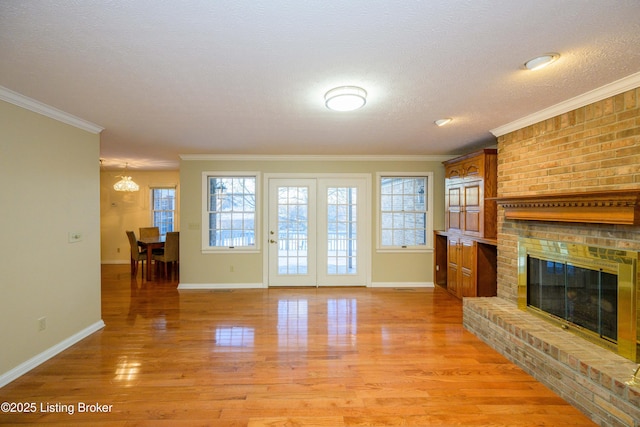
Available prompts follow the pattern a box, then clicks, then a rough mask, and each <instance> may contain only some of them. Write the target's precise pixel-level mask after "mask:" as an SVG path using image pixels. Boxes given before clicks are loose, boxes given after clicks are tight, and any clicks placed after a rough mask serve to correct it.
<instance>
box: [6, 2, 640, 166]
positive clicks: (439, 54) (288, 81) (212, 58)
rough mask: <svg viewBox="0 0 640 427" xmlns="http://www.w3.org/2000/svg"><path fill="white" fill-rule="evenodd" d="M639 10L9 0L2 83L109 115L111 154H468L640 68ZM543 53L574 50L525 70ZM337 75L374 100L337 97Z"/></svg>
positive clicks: (143, 162) (75, 110)
mask: <svg viewBox="0 0 640 427" xmlns="http://www.w3.org/2000/svg"><path fill="white" fill-rule="evenodd" d="M639 17H640V1H638V0H615V1H614V0H592V1H589V0H544V1H529V0H525V1H523V0H483V1H477V0H430V1H409V0H407V1H396V0H389V1H374V0H349V1H344V0H324V1H283V0H236V1H231V0H228V1H227V0H224V1H223V0H218V1H213V0H190V1H183V2H177V1H173V0H136V1H130V0H102V1H98V0H96V1H81V0H56V1H47V2H43V1H41V0H4V1H2V2H0V86H4V87H5V88H8V89H10V90H12V91H15V92H18V93H20V94H22V95H25V96H27V97H30V98H33V99H35V100H38V101H40V102H43V103H45V104H48V105H50V106H53V107H55V108H58V109H60V110H63V111H65V112H67V113H70V114H72V115H75V116H77V117H80V118H82V119H85V120H88V121H90V122H93V123H95V124H97V125H99V126H101V127H104V128H105V129H104V131H103V132H102V134H101V157H102V158H103V159H104V163H105V166H107V167H109V166H111V167H113V168H121V167H123V165H124V163H128V164H129V168H132V169H166V168H173V169H175V168H177V167H178V164H179V154H272V155H280V154H289V155H291V154H322V155H330V154H335V155H347V154H351V155H361V154H369V155H455V154H462V153H465V152H468V151H471V150H473V149H475V148H480V147H485V146H491V145H493V144H495V138H494V137H493V136H492V134H491V132H490V131H491V130H492V129H495V128H497V127H499V126H503V125H505V124H507V123H510V122H512V121H514V120H517V119H520V118H522V117H525V116H527V115H530V114H532V113H535V112H537V111H540V110H542V109H545V108H547V107H550V106H553V105H555V104H557V103H559V102H562V101H565V100H567V99H570V98H572V97H575V96H578V95H581V94H583V93H585V92H588V91H590V90H592V89H595V88H598V87H601V86H603V85H605V84H608V83H611V82H613V81H616V80H618V79H621V78H623V77H626V76H629V75H631V74H634V73H636V72H638V71H640V47H639V46H640V19H638V18H639ZM548 52H558V53H560V54H561V57H560V59H559V60H558V61H556V62H555V63H553V64H551V65H550V66H549V67H547V68H545V69H543V70H540V71H537V72H531V71H526V70H524V69H523V66H522V64H523V63H524V62H525V61H526V60H528V59H531V58H532V57H535V56H537V55H540V54H543V53H548ZM342 85H358V86H361V87H363V88H365V89H366V91H367V92H368V98H367V104H366V105H365V107H364V108H362V109H360V110H357V111H354V112H348V113H338V112H334V111H330V110H328V109H327V108H326V107H325V106H324V98H323V97H324V94H325V92H327V91H328V90H329V89H331V88H333V87H336V86H342ZM443 117H452V118H453V119H454V120H453V122H452V123H451V124H449V125H447V126H445V127H437V126H435V125H434V124H433V122H434V120H437V119H440V118H443Z"/></svg>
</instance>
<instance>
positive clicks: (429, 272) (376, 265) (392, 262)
mask: <svg viewBox="0 0 640 427" xmlns="http://www.w3.org/2000/svg"><path fill="white" fill-rule="evenodd" d="M203 171H258V172H260V173H261V174H265V173H309V174H312V173H316V174H321V173H322V174H326V173H358V174H362V173H364V174H370V175H371V183H372V186H373V187H374V188H372V198H373V200H372V203H371V204H372V212H371V213H370V217H371V233H372V234H371V244H372V248H371V257H372V260H371V261H372V262H371V264H372V272H371V280H372V282H373V283H374V284H375V283H376V282H377V283H398V284H401V283H403V282H404V283H432V282H433V254H432V253H431V252H429V253H424V252H423V253H403V254H399V253H378V252H376V250H375V243H376V238H375V236H376V235H375V226H376V221H375V219H376V215H375V209H376V200H375V197H376V191H375V179H376V172H412V171H419V172H433V173H434V185H433V189H434V206H431V207H430V208H431V209H433V212H434V216H433V221H434V227H435V229H442V228H443V226H444V211H443V203H444V184H443V183H444V167H443V165H442V163H441V161H440V160H434V161H320V160H304V161H299V160H296V161H281V160H280V161H260V160H244V161H243V160H192V159H190V160H182V161H181V164H180V183H181V186H182V199H181V201H182V203H181V221H180V222H181V224H180V228H181V230H182V231H181V240H180V245H181V246H180V250H181V253H180V257H181V258H180V282H181V283H182V284H196V285H197V284H206V285H208V284H231V285H233V284H238V285H240V284H263V254H262V253H252V254H203V253H202V251H201V247H202V242H201V227H202V224H201V222H202V211H201V209H202V193H201V191H202V188H201V187H202V172H203ZM263 184H264V182H263V183H262V184H261V188H260V190H261V192H262V185H263ZM264 200H265V199H264V195H263V198H262V202H263V203H264ZM258 233H263V231H262V230H258ZM263 249H264V248H263ZM231 266H234V268H233V271H231V270H232V269H231ZM238 266H241V268H238ZM265 285H266V284H265Z"/></svg>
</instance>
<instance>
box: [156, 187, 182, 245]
mask: <svg viewBox="0 0 640 427" xmlns="http://www.w3.org/2000/svg"><path fill="white" fill-rule="evenodd" d="M151 214H152V216H153V226H154V227H158V228H159V229H160V235H161V236H164V235H165V234H167V232H169V231H173V230H174V226H175V218H176V189H175V188H167V187H152V188H151Z"/></svg>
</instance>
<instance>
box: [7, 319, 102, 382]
mask: <svg viewBox="0 0 640 427" xmlns="http://www.w3.org/2000/svg"><path fill="white" fill-rule="evenodd" d="M104 327H105V324H104V321H103V320H100V321H99V322H96V323H94V324H93V325H90V326H88V327H86V328H84V329H83V330H81V331H79V332H77V333H75V334H73V335H71V336H70V337H69V338H66V339H64V340H62V341H60V342H59V343H58V344H56V345H54V346H53V347H49V348H48V349H46V350H45V351H43V352H42V353H40V354H38V355H36V356H34V357H32V358H31V359H29V360H27V361H26V362H24V363H21V364H20V365H18V366H16V367H15V368H13V369H11V370H10V371H7V372H5V373H3V374H2V375H0V387H4V386H5V385H7V384H9V383H10V382H11V381H13V380H15V379H17V378H19V377H21V376H22V375H24V374H26V373H27V372H29V371H30V370H32V369H33V368H35V367H37V366H38V365H41V364H42V363H44V362H46V361H47V360H49V359H51V358H52V357H53V356H55V355H57V354H59V353H61V352H62V351H64V350H66V349H67V348H69V347H71V346H72V345H74V344H76V343H77V342H79V341H81V340H83V339H84V338H86V337H88V336H89V335H91V334H92V333H94V332H97V331H99V330H100V329H102V328H104Z"/></svg>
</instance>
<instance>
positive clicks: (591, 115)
mask: <svg viewBox="0 0 640 427" xmlns="http://www.w3.org/2000/svg"><path fill="white" fill-rule="evenodd" d="M609 191H610V192H620V191H631V192H635V191H640V88H635V89H631V90H625V91H624V92H622V93H619V94H617V95H615V96H610V97H608V98H604V99H602V100H599V101H597V102H593V103H591V104H588V105H586V106H584V107H579V108H576V109H574V110H571V111H569V112H566V113H563V114H560V115H557V116H554V117H551V118H549V119H546V120H543V121H540V122H538V123H535V124H532V125H528V126H525V127H523V128H520V129H518V130H515V131H510V132H508V133H505V134H502V135H500V136H498V198H499V199H500V198H517V197H525V198H526V197H531V196H536V197H539V196H545V195H554V194H558V193H564V194H573V193H586V192H592V193H593V192H605V193H606V192H609ZM521 239H542V240H545V241H558V242H564V243H568V244H579V245H588V246H593V247H601V248H610V249H613V250H615V249H619V250H623V251H632V252H640V225H638V224H637V223H635V224H607V223H606V221H602V223H595V221H594V222H588V223H587V222H585V223H582V222H571V223H567V222H561V221H555V220H553V219H551V220H545V219H544V218H542V220H536V221H531V220H528V219H513V218H508V217H507V216H506V215H505V208H504V207H502V208H500V209H499V213H498V260H497V264H498V279H497V280H498V296H497V297H496V298H478V299H465V301H464V322H465V327H467V329H469V330H470V331H472V332H473V333H475V334H477V335H478V336H479V337H481V338H482V339H483V340H485V341H486V342H487V343H489V344H490V345H491V346H493V347H494V348H496V349H497V350H498V351H500V352H501V353H502V354H504V355H505V356H506V357H508V358H509V359H511V360H512V361H514V362H515V363H517V364H519V365H520V366H521V367H522V368H523V369H525V370H526V371H527V372H529V373H531V375H533V376H534V377H536V378H537V379H539V380H540V381H541V382H543V383H545V384H546V385H547V386H549V387H550V388H551V389H553V390H554V391H556V392H557V393H558V394H559V395H561V396H562V397H563V398H565V399H566V400H567V401H569V402H571V403H572V404H574V405H575V406H577V407H578V408H580V409H581V410H583V411H584V412H585V413H587V414H588V415H589V416H591V417H592V419H593V420H594V421H595V422H597V423H598V424H600V425H603V426H634V427H639V426H640V421H639V420H640V387H638V386H635V385H629V384H626V382H627V381H629V380H630V379H631V378H632V375H633V372H634V371H635V369H636V368H637V366H638V365H637V364H636V363H634V362H633V361H631V360H628V359H625V358H623V357H620V356H619V355H617V354H615V353H612V352H610V351H607V350H605V349H603V348H602V347H599V346H597V345H595V344H592V343H590V342H589V341H588V340H584V339H582V338H580V337H578V336H575V335H572V334H568V333H567V332H566V331H564V330H562V329H560V328H559V327H557V326H555V325H551V324H549V323H548V322H545V321H544V320H541V319H539V318H537V317H535V316H532V315H531V314H528V313H526V312H524V311H522V310H519V309H518V307H517V302H518V242H519V241H520V240H521ZM636 275H637V276H639V277H637V278H636V280H638V278H640V273H636ZM639 298H640V297H636V301H632V302H631V304H632V306H634V307H635V309H636V310H640V301H637V300H638V299H639Z"/></svg>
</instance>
